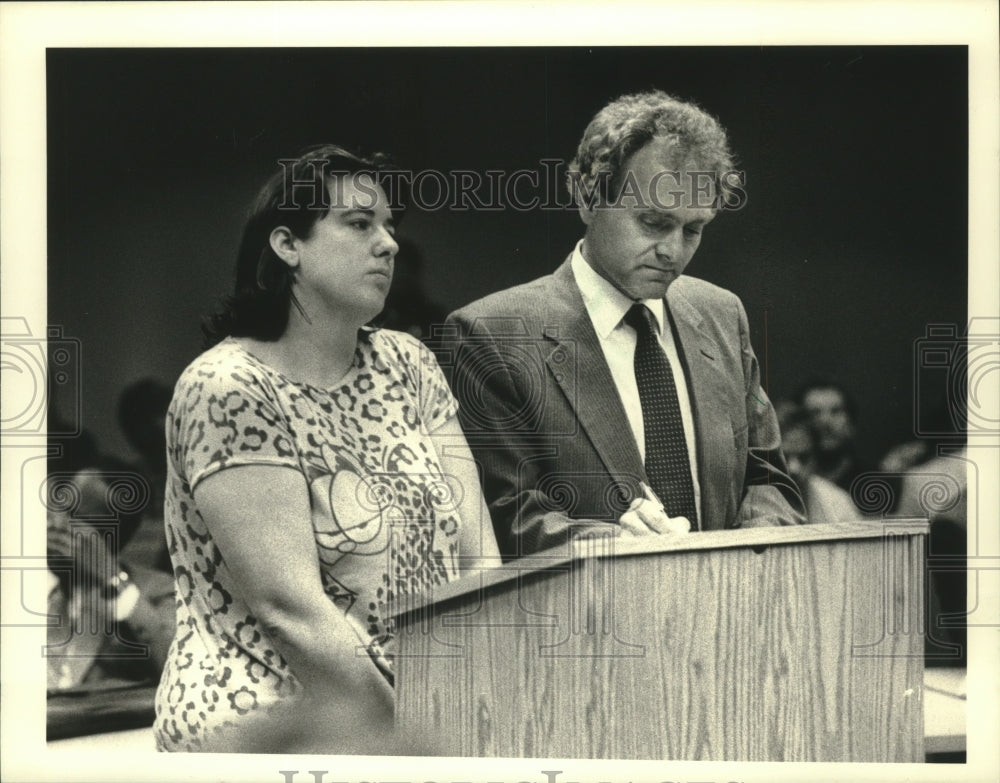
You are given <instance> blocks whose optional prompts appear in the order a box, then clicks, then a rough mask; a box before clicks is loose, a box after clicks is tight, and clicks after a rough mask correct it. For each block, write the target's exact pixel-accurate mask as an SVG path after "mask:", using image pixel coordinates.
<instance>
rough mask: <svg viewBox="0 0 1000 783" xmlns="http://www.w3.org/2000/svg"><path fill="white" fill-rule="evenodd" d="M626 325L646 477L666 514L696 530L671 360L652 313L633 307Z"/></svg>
mask: <svg viewBox="0 0 1000 783" xmlns="http://www.w3.org/2000/svg"><path fill="white" fill-rule="evenodd" d="M625 323H626V324H628V325H629V326H631V327H632V328H633V329H635V333H636V338H637V341H636V346H635V380H636V383H637V384H638V386H639V403H640V404H641V405H642V429H643V432H644V433H645V438H646V475H647V476H648V477H649V483H650V485H651V486H652V488H653V491H654V492H655V493H656V494H657V495H658V496H659V498H660V501H661V502H662V503H663V506H664V508H665V509H666V512H667V514H668V515H669V516H672V517H687V518H688V520H689V521H690V522H691V526H692V528H696V526H697V524H698V522H697V519H698V515H697V512H696V510H695V503H694V484H693V482H692V480H691V463H690V462H689V461H688V449H687V441H686V440H685V438H684V423H683V422H682V421H681V406H680V402H678V399H677V387H676V386H675V385H674V374H673V372H671V370H670V360H669V359H667V355H666V353H664V351H663V347H662V346H661V345H660V340H659V338H658V337H657V329H656V321H655V320H654V317H653V313H652V312H651V311H650V309H649V308H648V307H646V305H644V304H634V305H632V307H631V308H629V311H628V312H627V313H626V314H625ZM665 328H666V327H665Z"/></svg>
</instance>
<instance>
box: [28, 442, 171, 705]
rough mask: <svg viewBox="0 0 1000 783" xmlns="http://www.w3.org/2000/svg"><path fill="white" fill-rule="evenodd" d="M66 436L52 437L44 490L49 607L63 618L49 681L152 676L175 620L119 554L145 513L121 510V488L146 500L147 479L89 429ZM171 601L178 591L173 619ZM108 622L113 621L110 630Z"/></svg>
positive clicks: (59, 684) (54, 629)
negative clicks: (103, 449) (104, 451)
mask: <svg viewBox="0 0 1000 783" xmlns="http://www.w3.org/2000/svg"><path fill="white" fill-rule="evenodd" d="M60 440H61V441H62V442H57V441H53V449H54V450H55V449H58V450H59V451H60V454H59V455H58V456H56V457H53V458H51V459H50V462H49V479H48V488H47V496H48V501H49V502H48V509H47V513H46V527H47V531H46V532H47V536H46V538H47V542H48V557H49V564H50V571H49V574H50V592H49V598H48V606H49V613H50V614H51V615H53V616H55V617H58V618H59V621H58V624H55V625H51V626H50V627H49V632H48V643H49V645H50V651H49V654H48V656H47V661H48V669H49V671H48V687H49V689H50V690H52V691H57V690H65V689H67V688H74V687H77V686H80V685H88V686H90V685H94V684H96V683H99V682H105V683H108V684H112V683H114V684H121V683H122V682H123V681H126V682H136V681H145V680H152V681H155V680H157V679H158V678H159V676H160V671H161V670H162V668H163V664H164V662H165V660H166V651H167V649H168V647H169V645H170V640H171V638H172V637H173V632H174V628H173V623H172V622H171V621H166V622H165V621H164V620H163V618H162V614H163V613H162V611H161V610H160V609H159V606H160V605H161V604H162V602H163V596H162V595H160V592H158V591H154V592H153V593H152V594H151V593H150V592H149V590H148V586H147V585H141V584H137V583H136V582H135V581H133V579H132V569H131V568H130V567H129V566H128V565H127V564H126V563H125V561H124V559H123V558H122V557H121V556H120V554H119V552H120V551H121V550H122V549H123V548H126V547H127V545H128V542H129V540H130V539H131V538H132V536H133V535H134V533H135V531H136V528H137V527H138V524H139V515H140V514H141V511H142V509H141V508H131V507H130V508H129V509H128V511H126V512H123V511H121V510H120V509H117V508H115V493H116V492H121V493H123V497H128V498H136V497H141V496H142V493H143V489H142V483H143V480H142V479H141V478H140V477H139V476H137V475H136V474H135V473H134V471H131V470H130V469H129V466H128V465H127V464H125V463H123V462H120V461H118V460H115V459H113V458H109V457H106V456H103V455H101V454H100V453H99V452H98V450H97V448H96V445H95V442H94V440H93V438H92V437H91V436H90V434H89V433H87V432H86V431H85V432H82V433H80V435H79V436H77V437H75V438H70V439H60ZM127 505H131V504H127ZM109 537H110V540H111V541H112V542H113V543H114V546H113V547H111V548H109V547H108V546H107V545H106V542H107V541H108V540H109ZM116 549H117V550H119V551H115V550H116ZM172 603H173V590H172V589H171V590H170V591H169V595H168V598H167V604H168V609H169V613H170V617H171V619H172V615H173V607H172ZM106 623H111V624H112V625H113V631H112V632H111V633H107V632H106ZM144 648H145V649H144Z"/></svg>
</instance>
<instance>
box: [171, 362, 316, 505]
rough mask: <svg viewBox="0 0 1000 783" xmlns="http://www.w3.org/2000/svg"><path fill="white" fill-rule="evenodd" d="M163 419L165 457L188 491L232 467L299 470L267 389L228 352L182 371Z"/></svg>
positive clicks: (282, 417)
mask: <svg viewBox="0 0 1000 783" xmlns="http://www.w3.org/2000/svg"><path fill="white" fill-rule="evenodd" d="M168 417H169V418H168V431H167V437H168V442H167V448H168V453H169V454H170V456H171V458H172V459H173V460H174V464H175V468H176V470H177V472H178V474H179V475H181V476H183V477H184V478H185V479H186V481H187V483H188V485H189V486H190V487H191V489H194V487H195V485H196V484H197V483H198V482H199V481H201V480H202V479H204V478H206V477H207V476H210V475H211V474H213V473H216V472H218V471H219V470H223V469H224V468H228V467H233V466H236V465H250V464H259V465H277V466H287V467H293V468H298V467H299V461H298V455H297V453H296V449H295V446H294V444H293V441H292V438H291V436H290V431H289V425H288V422H287V417H286V416H285V415H284V414H283V413H282V412H281V410H280V405H279V403H278V399H277V396H276V394H275V393H274V390H273V387H272V386H271V385H270V384H269V383H268V382H267V380H266V379H265V378H264V376H263V373H261V372H260V371H259V370H257V369H256V368H254V367H252V366H250V365H249V364H247V363H246V362H239V361H238V360H236V359H235V357H233V356H231V355H230V354H229V353H220V354H217V355H216V356H214V357H208V356H207V355H206V356H203V357H202V358H201V359H199V360H198V361H196V362H195V363H194V364H193V365H191V367H189V368H188V369H187V370H186V371H185V372H184V374H183V375H182V376H181V379H180V380H179V381H178V382H177V386H176V388H175V390H174V398H173V401H172V402H171V405H170V412H169V414H168Z"/></svg>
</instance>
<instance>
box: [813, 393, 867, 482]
mask: <svg viewBox="0 0 1000 783" xmlns="http://www.w3.org/2000/svg"><path fill="white" fill-rule="evenodd" d="M795 404H796V405H798V406H799V407H800V408H802V410H804V411H805V412H806V413H807V414H808V415H809V418H810V420H811V421H812V427H813V432H814V433H815V437H816V471H815V472H816V475H817V476H820V477H822V478H825V479H827V480H828V481H832V482H833V483H834V484H836V485H837V486H838V487H840V488H841V489H843V490H846V491H847V492H850V491H851V484H852V483H853V482H854V479H855V478H857V477H858V476H859V475H860V474H862V473H867V472H868V471H870V470H871V467H870V466H869V465H867V464H864V463H863V462H862V461H861V460H860V459H859V458H858V454H857V424H858V406H857V405H856V404H855V402H854V399H853V398H852V397H851V396H850V395H849V394H848V393H847V390H846V389H845V388H844V387H843V386H841V385H840V384H838V383H836V382H834V381H832V380H829V379H826V378H816V379H813V380H810V381H809V382H807V383H806V384H805V385H803V386H802V387H801V388H800V389H799V391H798V394H796V396H795Z"/></svg>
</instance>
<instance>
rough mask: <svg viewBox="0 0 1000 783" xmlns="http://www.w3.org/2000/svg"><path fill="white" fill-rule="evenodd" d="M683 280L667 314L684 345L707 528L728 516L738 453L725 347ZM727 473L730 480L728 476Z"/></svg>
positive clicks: (675, 288) (672, 290) (672, 295)
mask: <svg viewBox="0 0 1000 783" xmlns="http://www.w3.org/2000/svg"><path fill="white" fill-rule="evenodd" d="M682 280H683V278H680V279H679V280H677V281H675V282H674V284H673V285H672V286H671V287H670V289H668V291H667V296H666V302H667V312H668V313H669V314H670V319H671V323H672V324H673V326H674V329H675V335H676V337H677V341H678V343H679V345H678V348H679V353H680V355H681V357H682V361H683V363H684V369H685V375H686V377H687V382H688V397H689V399H690V401H691V409H692V412H693V414H694V424H695V443H696V444H697V464H698V483H699V485H700V487H701V516H702V528H703V529H704V528H705V521H706V520H719V519H726V518H727V516H726V514H727V508H726V507H727V505H728V501H727V498H726V496H725V495H724V494H720V493H719V492H717V491H715V488H717V487H720V486H721V487H726V486H729V483H730V479H729V472H730V470H731V459H732V453H733V431H732V426H731V424H730V415H729V407H728V406H729V405H730V404H732V399H731V397H730V396H728V395H727V394H726V390H727V388H729V386H731V384H732V381H731V379H728V378H726V376H725V369H724V368H723V367H722V357H721V356H720V352H719V347H718V346H717V345H716V344H715V341H714V340H713V339H712V337H711V336H710V335H709V333H708V332H707V331H705V329H704V328H703V327H704V320H703V316H702V314H701V313H700V312H699V311H698V310H697V309H696V308H695V307H694V306H693V305H692V304H691V303H690V302H689V301H688V300H687V298H686V297H685V296H684V293H683V284H681V285H678V284H679V283H681V281H682ZM723 477H725V478H723Z"/></svg>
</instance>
